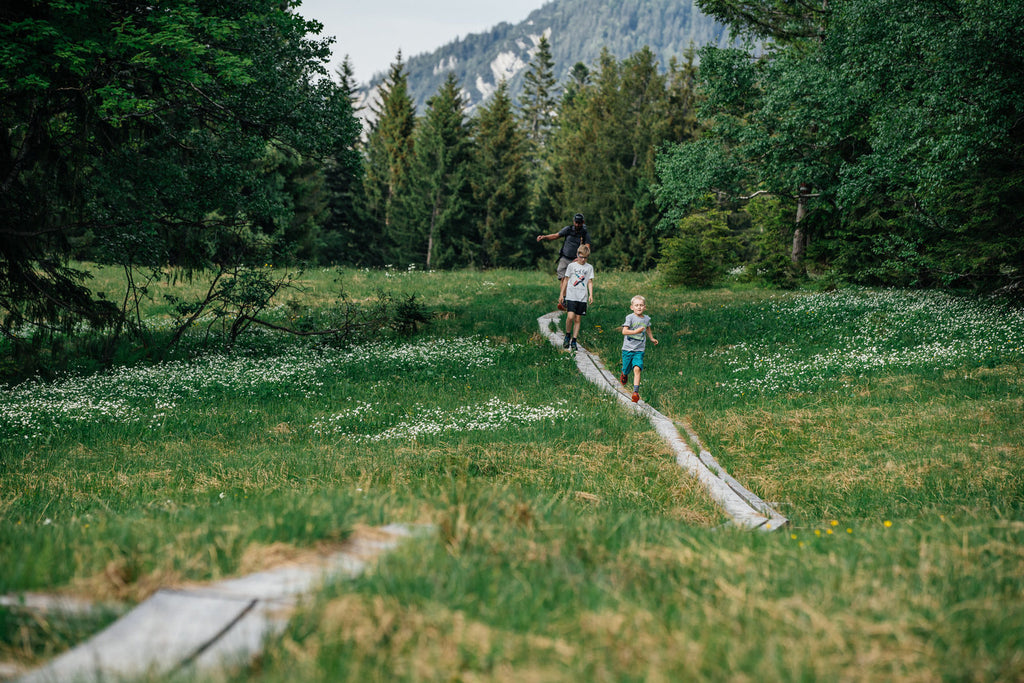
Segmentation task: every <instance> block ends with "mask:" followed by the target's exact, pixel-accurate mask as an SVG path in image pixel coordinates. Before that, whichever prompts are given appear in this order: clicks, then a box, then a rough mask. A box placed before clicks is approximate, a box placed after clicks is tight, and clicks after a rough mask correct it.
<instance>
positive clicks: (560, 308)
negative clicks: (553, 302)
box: [558, 301, 565, 311]
mask: <svg viewBox="0 0 1024 683" xmlns="http://www.w3.org/2000/svg"><path fill="white" fill-rule="evenodd" d="M558 310H560V311H564V310H565V306H563V305H562V302H561V301H559V302H558Z"/></svg>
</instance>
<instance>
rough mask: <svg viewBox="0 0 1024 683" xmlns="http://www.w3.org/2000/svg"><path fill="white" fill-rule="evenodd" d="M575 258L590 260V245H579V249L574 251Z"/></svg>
mask: <svg viewBox="0 0 1024 683" xmlns="http://www.w3.org/2000/svg"><path fill="white" fill-rule="evenodd" d="M576 256H577V257H580V256H582V257H583V258H590V245H589V244H581V245H580V248H579V249H577V250H576Z"/></svg>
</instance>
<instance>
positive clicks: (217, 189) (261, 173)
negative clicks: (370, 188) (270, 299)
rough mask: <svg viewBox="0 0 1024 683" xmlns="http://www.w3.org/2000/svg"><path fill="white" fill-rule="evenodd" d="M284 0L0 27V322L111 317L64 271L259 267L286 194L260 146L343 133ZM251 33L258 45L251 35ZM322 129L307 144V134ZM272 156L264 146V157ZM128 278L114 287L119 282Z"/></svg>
mask: <svg viewBox="0 0 1024 683" xmlns="http://www.w3.org/2000/svg"><path fill="white" fill-rule="evenodd" d="M297 4H298V3H297V2H293V3H281V2H271V1H270V0H254V1H253V2H249V3H245V4H244V5H241V4H238V3H213V2H199V3H196V2H186V1H185V0H168V2H166V3H163V4H162V5H161V6H160V11H156V10H155V9H154V8H153V7H152V6H151V5H150V4H144V3H135V2H122V1H117V2H115V1H114V0H95V1H93V2H87V3H82V2H72V1H71V0H49V1H48V2H38V1H29V2H24V3H20V4H14V5H8V6H5V9H4V10H3V17H4V20H3V22H2V23H0V71H2V73H3V75H4V78H3V79H2V80H0V119H2V120H3V122H4V125H3V126H2V127H0V148H2V149H0V190H2V191H0V308H2V311H3V320H2V325H0V328H2V329H3V330H4V332H5V333H7V334H8V335H12V336H13V335H14V334H15V330H16V329H18V327H19V326H20V325H22V324H23V323H26V322H30V323H35V324H37V325H43V324H50V323H52V324H55V325H58V326H64V327H65V329H71V326H72V325H74V324H75V322H77V321H78V320H81V319H86V320H88V321H89V322H91V323H92V324H93V325H94V326H97V327H102V326H104V325H107V324H112V323H117V322H118V321H121V322H123V321H124V314H125V313H126V312H127V311H126V309H127V302H128V300H129V299H130V297H126V300H125V304H124V305H123V306H122V307H121V310H118V308H117V306H114V305H112V304H111V303H110V302H108V301H105V300H102V299H100V298H99V297H95V296H93V295H92V293H91V292H90V291H89V289H88V287H87V286H86V282H85V277H86V276H85V274H84V273H82V272H79V271H77V270H76V269H74V268H72V267H70V266H69V265H68V264H69V260H70V259H71V258H72V257H75V256H88V257H91V258H97V259H101V260H105V261H108V262H112V263H118V264H121V265H123V266H124V267H125V268H126V269H129V270H130V269H133V268H137V267H155V266H161V265H165V264H171V265H175V266H179V267H182V268H186V269H202V268H208V267H213V268H221V267H222V266H226V264H232V266H233V265H236V264H244V263H252V264H256V263H259V264H260V265H262V264H263V263H266V262H272V261H271V259H274V258H275V256H278V255H280V254H282V253H283V252H282V251H281V249H280V248H281V246H282V244H283V241H284V236H285V233H286V232H287V230H288V229H289V228H290V227H292V226H293V223H292V221H293V218H294V209H295V205H294V194H293V193H290V192H289V191H288V190H287V189H286V188H284V187H283V186H282V184H281V183H279V182H276V181H271V180H269V176H268V174H267V172H266V171H267V168H266V164H265V160H266V159H267V154H268V149H270V150H278V151H279V152H280V153H281V154H285V155H289V154H292V153H296V154H300V155H306V156H314V157H315V156H317V155H323V154H325V153H326V152H327V151H328V150H329V149H330V148H331V147H332V146H334V145H335V144H337V141H338V140H339V139H346V138H348V139H351V138H352V137H354V136H355V135H356V132H357V130H358V126H357V123H356V122H355V120H354V118H353V117H352V112H351V108H350V106H349V102H348V100H347V99H346V98H345V97H344V96H343V95H342V94H341V93H339V91H338V89H337V88H336V87H335V86H334V84H333V83H331V82H330V80H329V79H325V78H320V76H322V75H324V74H325V69H324V66H323V65H324V63H325V62H326V60H327V58H328V57H329V49H328V44H327V42H326V41H320V40H314V39H310V38H308V37H307V35H308V34H311V33H316V32H317V31H319V29H320V26H319V24H317V23H316V22H307V21H306V20H304V19H303V18H302V17H301V16H299V15H297V14H295V13H294V11H293V8H294V7H295V6H297ZM254 36H256V37H258V39H255V40H254ZM325 128H326V129H327V130H329V131H330V134H329V135H324V132H323V131H324V129H325ZM275 153H276V152H275ZM130 279H131V278H130Z"/></svg>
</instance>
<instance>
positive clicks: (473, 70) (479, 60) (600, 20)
mask: <svg viewBox="0 0 1024 683" xmlns="http://www.w3.org/2000/svg"><path fill="white" fill-rule="evenodd" d="M544 34H546V35H547V37H548V41H549V42H550V43H551V54H552V57H553V58H554V62H555V77H556V79H558V82H559V83H561V82H563V81H564V79H565V76H566V74H567V73H568V71H569V69H570V68H571V67H572V66H573V65H574V64H576V63H577V62H583V63H584V64H586V65H587V66H591V67H593V66H594V64H596V62H597V59H598V57H599V56H600V54H601V49H602V48H603V47H607V48H608V50H609V51H610V52H611V54H612V55H614V56H615V57H616V58H618V59H624V58H626V57H628V56H629V55H631V54H633V53H634V52H637V51H638V50H640V49H641V48H642V47H644V46H645V45H646V46H648V47H650V48H651V51H652V52H654V54H655V56H656V57H657V58H658V61H659V62H660V63H661V65H662V68H663V69H664V68H665V67H666V66H667V65H668V62H669V60H670V59H671V58H672V57H676V58H682V56H683V53H684V52H685V51H686V49H687V48H688V47H690V46H691V45H692V46H694V47H700V46H702V45H705V44H708V43H711V44H716V45H725V44H727V43H728V42H729V39H728V33H727V31H726V29H725V27H723V26H722V25H721V24H718V23H716V22H715V21H714V20H712V19H711V18H709V17H707V16H705V15H704V14H702V13H701V12H700V10H698V9H697V7H696V6H695V5H694V4H693V0H598V1H595V0H554V1H553V2H550V3H548V4H547V5H544V6H543V7H541V8H540V9H537V10H534V11H533V12H532V13H530V15H529V17H527V18H526V19H525V20H524V21H522V22H520V23H519V24H516V25H512V24H509V23H506V22H503V23H500V24H498V25H497V26H495V27H493V28H492V29H491V30H489V31H485V32H482V33H474V34H470V35H467V36H466V37H465V38H462V39H459V40H455V41H453V42H451V43H448V44H447V45H444V46H443V47H440V48H438V49H437V50H434V51H433V52H431V53H427V54H421V55H416V56H414V57H411V58H407V60H406V70H407V71H408V73H409V93H410V95H411V96H412V98H413V101H414V102H415V103H416V108H417V110H418V111H420V112H421V113H422V111H423V108H424V106H425V105H426V101H427V99H428V98H430V97H432V96H433V95H434V94H435V93H436V92H437V90H438V88H439V87H440V86H441V84H442V83H443V82H444V79H445V77H446V75H447V73H448V72H449V71H451V72H454V73H455V76H456V77H457V78H458V79H459V83H460V84H461V86H462V88H463V91H464V93H465V95H466V97H467V99H468V101H469V107H470V109H472V108H474V107H476V106H478V105H479V104H480V103H482V102H483V101H485V100H486V99H487V98H488V97H489V96H490V95H491V93H493V92H494V90H495V88H496V87H497V84H498V83H499V82H500V81H501V79H502V78H504V79H506V80H507V81H508V82H509V87H510V91H511V94H512V96H513V98H518V97H519V93H520V92H521V90H522V82H523V75H524V74H525V72H526V68H527V66H528V65H529V62H530V58H531V56H532V55H533V52H534V50H535V49H536V47H537V42H538V41H539V40H540V37H541V35H544ZM383 77H384V74H377V75H375V76H374V78H373V79H372V80H371V81H370V83H369V84H368V85H366V86H365V87H364V88H363V89H362V91H361V94H362V100H363V101H362V104H364V105H366V104H368V103H369V102H371V101H373V99H374V98H375V96H376V91H377V89H378V88H379V86H380V83H381V81H383ZM364 113H366V112H365V111H364Z"/></svg>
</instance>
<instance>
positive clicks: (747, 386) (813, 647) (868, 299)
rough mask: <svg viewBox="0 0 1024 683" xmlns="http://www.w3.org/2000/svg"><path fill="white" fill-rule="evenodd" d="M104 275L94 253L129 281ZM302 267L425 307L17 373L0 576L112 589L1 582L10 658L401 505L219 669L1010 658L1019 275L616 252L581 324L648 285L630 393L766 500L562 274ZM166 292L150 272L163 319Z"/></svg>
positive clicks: (17, 659) (1019, 589)
mask: <svg viewBox="0 0 1024 683" xmlns="http://www.w3.org/2000/svg"><path fill="white" fill-rule="evenodd" d="M116 277H117V276H116V273H115V272H113V271H104V270H102V269H101V270H99V271H98V273H97V282H99V283H101V285H102V286H108V287H109V289H110V292H111V293H112V295H114V298H115V300H117V297H116V294H115V293H116V292H117V283H116ZM303 277H304V281H303V290H302V291H301V292H295V293H293V294H291V295H289V296H291V297H293V300H292V301H291V302H289V303H287V304H283V305H282V306H281V308H280V309H279V310H278V312H277V314H278V315H280V316H282V317H288V318H291V319H293V320H294V319H295V318H296V317H300V316H303V315H308V316H317V315H320V314H322V313H323V312H324V311H330V310H332V309H333V308H336V307H338V306H340V305H341V304H340V300H339V293H340V291H341V289H343V290H344V292H345V293H346V294H347V295H348V297H349V298H350V300H351V301H355V302H370V301H372V300H373V299H374V297H376V296H378V294H379V292H381V291H386V292H388V293H390V294H393V295H395V296H398V297H400V296H409V295H411V294H415V295H416V296H417V300H418V301H419V302H420V303H422V304H423V305H424V306H426V307H427V309H429V312H430V314H431V324H430V326H429V328H428V329H426V330H425V331H424V332H422V333H421V334H419V335H417V336H414V337H412V338H411V339H401V338H398V337H395V336H392V335H388V334H384V335H381V336H380V337H379V338H377V339H373V340H363V341H359V342H358V343H355V344H348V345H345V344H338V343H325V342H324V341H316V340H310V339H297V338H285V337H281V336H279V335H273V334H270V333H263V332H256V333H254V334H252V335H250V336H249V337H247V338H244V339H243V340H242V341H241V343H240V344H239V345H238V347H237V348H235V349H234V350H233V351H232V352H231V353H230V354H229V353H226V352H224V351H217V350H204V351H202V352H200V351H199V350H198V347H197V346H194V345H191V342H190V341H189V340H186V342H185V344H184V345H183V350H182V352H181V353H179V354H177V356H176V357H173V358H169V359H167V360H165V361H163V362H161V363H155V364H152V363H149V364H144V363H126V364H123V365H120V366H118V367H115V368H113V369H111V370H108V371H104V372H84V373H67V374H65V375H63V376H61V377H58V378H56V379H55V380H53V381H49V382H42V381H30V382H25V383H22V384H19V385H17V386H13V387H10V388H9V389H7V390H5V391H4V392H3V393H2V395H0V594H10V593H19V592H26V591H31V592H48V593H62V594H68V595H73V596H80V597H87V598H88V599H90V600H95V601H96V602H97V604H101V605H104V606H105V607H104V609H100V610H97V612H96V614H95V616H92V617H76V618H74V619H72V618H67V617H60V616H57V615H25V614H24V613H22V612H20V611H18V610H11V609H5V608H2V607H0V661H3V660H6V661H9V662H14V663H16V664H18V665H20V666H23V667H28V666H32V665H35V664H38V663H40V662H42V661H45V659H46V658H48V657H51V656H53V655H54V654H55V653H57V652H59V651H60V650H62V649H63V648H66V647H68V646H70V645H71V644H73V643H74V642H75V641H77V640H79V639H81V638H84V637H86V636H87V635H89V633H91V632H93V631H94V630H96V629H98V628H100V627H101V626H102V625H103V624H105V623H107V622H108V621H109V620H110V619H112V618H113V617H114V615H115V613H116V610H117V609H119V608H118V607H116V606H120V609H123V608H124V607H126V606H129V605H131V604H134V603H136V602H138V601H140V600H142V599H144V598H145V597H146V596H148V595H149V594H150V593H152V592H153V591H154V590H156V588H158V587H161V586H174V585H182V584H186V583H195V582H203V581H210V580H215V579H220V578H224V577H227V576H233V575H239V574H244V573H248V572H252V571H256V570H259V569H262V568H265V567H268V566H271V565H273V564H274V563H275V562H278V561H282V560H289V559H290V560H296V559H298V560H301V559H302V558H303V557H304V556H308V555H309V554H311V553H315V552H324V551H328V550H330V549H331V548H336V547H338V545H339V544H340V543H342V542H343V541H344V539H345V538H346V537H347V536H348V535H349V534H350V533H352V531H353V530H354V529H357V528H359V527H360V526H374V525H379V524H387V523H392V522H401V523H407V524H427V525H431V526H430V528H431V529H432V531H431V532H430V533H428V534H426V535H425V536H423V537H422V538H419V539H417V540H414V541H410V542H408V543H406V544H404V545H403V546H402V547H401V548H400V549H398V550H397V551H394V552H392V553H390V554H388V555H387V556H385V557H383V558H382V559H381V560H380V561H379V563H378V564H377V566H376V568H375V569H374V570H373V571H370V572H368V573H366V574H365V575H364V576H362V577H360V578H358V579H356V580H354V581H346V582H339V583H338V584H336V585H333V586H329V587H328V588H327V589H326V590H325V591H324V592H323V594H322V595H319V596H316V598H315V599H314V600H312V601H311V602H310V603H309V604H308V605H307V606H306V607H305V608H304V609H303V610H302V611H301V612H300V613H299V615H298V616H297V617H296V618H295V619H294V620H293V622H292V624H291V625H290V626H289V628H288V630H287V632H286V633H285V634H284V635H283V636H281V637H279V638H274V639H273V640H271V641H270V642H269V643H268V644H267V649H266V652H265V654H264V656H263V657H261V658H260V660H259V661H258V662H256V663H254V664H253V666H252V667H250V668H247V669H245V670H243V671H239V672H235V674H233V677H234V678H236V679H237V680H262V681H268V682H276V681H282V682H284V681H295V680H303V681H306V680H310V681H314V680H322V681H336V680H351V681H357V680H358V681H362V680H502V681H506V680H516V681H546V680H652V681H658V680H665V681H675V680H694V679H697V680H729V681H734V680H779V681H795V680H853V681H859V680H863V681H874V680H894V681H935V680H977V681H997V680H1024V569H1022V568H1024V419H1022V418H1024V311H1022V310H1021V309H1019V308H1017V309H1014V308H1008V307H1005V306H1002V305H1000V304H998V303H996V302H991V301H979V300H976V299H961V298H957V297H954V296H951V295H948V294H943V293H938V292H915V291H895V290H884V291H883V290H878V291H875V290H863V289H838V290H835V291H828V292H818V291H804V292H779V291H769V290H762V289H756V288H750V287H749V286H740V285H737V286H736V287H733V288H728V289H726V288H723V289H716V290H708V291H686V290H679V289H668V288H665V287H663V286H661V284H660V283H659V281H658V279H657V277H656V276H655V275H654V274H644V275H638V274H630V273H603V272H599V273H598V277H597V279H596V280H595V304H594V305H593V306H592V307H591V310H590V311H589V312H588V315H587V316H586V317H585V319H584V321H583V331H582V333H581V336H580V343H581V344H582V345H583V346H585V347H586V348H588V349H590V350H592V351H595V352H597V353H599V354H600V355H601V357H602V358H603V360H604V362H605V365H606V366H607V367H609V369H612V370H613V371H615V369H616V368H617V367H618V364H619V349H620V348H621V334H619V332H618V326H619V325H620V324H621V322H622V320H623V318H624V317H625V315H626V314H627V313H628V310H629V298H630V297H631V296H632V295H633V294H635V293H642V294H644V295H645V296H647V297H648V313H649V314H650V315H651V316H652V320H653V323H652V326H653V328H654V333H655V335H656V336H657V337H658V339H659V340H660V342H661V343H660V344H659V345H658V346H656V347H653V348H652V347H650V345H649V347H648V348H649V350H648V353H647V357H646V366H647V368H646V370H645V373H644V380H643V389H642V393H643V395H644V399H645V400H647V401H648V402H649V403H651V404H652V405H653V406H655V407H656V408H658V409H659V410H660V411H661V412H663V413H664V414H666V415H668V416H670V417H672V418H674V419H676V420H678V421H680V422H684V423H686V424H688V425H690V426H692V428H693V429H694V430H695V431H696V432H697V434H699V435H700V437H701V439H702V441H703V443H704V445H705V446H706V447H707V448H708V449H709V450H710V451H711V452H712V453H713V454H714V455H715V457H716V458H717V459H718V460H719V461H720V462H721V464H722V465H723V466H724V467H725V468H726V469H727V470H728V471H729V472H730V474H732V475H733V476H734V477H736V478H737V479H738V480H739V481H741V482H743V483H744V484H745V485H746V486H747V487H748V488H750V489H751V490H752V491H754V492H755V493H757V494H758V495H759V496H760V497H761V498H763V499H764V500H766V501H770V502H772V503H773V504H774V505H775V506H776V507H777V508H778V509H779V510H780V512H782V513H783V514H785V515H786V516H787V517H789V518H790V520H791V525H790V526H789V527H788V528H785V529H782V530H780V531H775V532H771V533H761V532H756V533H752V532H748V531H742V530H738V529H735V528H733V527H731V526H729V525H728V524H727V522H728V520H727V519H726V518H725V516H724V515H723V513H722V512H721V511H720V510H719V509H718V508H717V507H716V506H715V504H714V503H713V502H712V501H711V500H710V499H709V498H708V497H707V495H706V494H705V492H704V490H703V489H702V488H701V487H700V486H699V485H698V484H696V483H695V482H694V481H693V480H691V479H690V478H688V477H687V476H686V474H685V472H684V471H683V470H682V469H680V468H679V467H678V466H677V465H676V464H675V461H674V456H673V455H672V453H671V451H670V450H669V449H668V448H667V447H666V446H665V445H664V444H662V443H661V442H660V440H659V438H658V437H657V435H656V434H655V433H654V432H653V430H652V429H651V428H650V427H649V425H648V424H647V423H646V422H645V421H643V420H642V419H640V418H638V417H636V416H634V415H632V414H631V413H629V412H628V411H625V410H623V409H621V408H620V407H619V406H618V405H617V404H616V402H615V400H614V398H613V397H611V396H609V395H607V394H605V393H604V392H602V391H600V390H598V389H597V388H596V387H593V386H592V385H590V384H588V383H587V382H586V381H585V380H583V379H582V378H581V377H580V376H579V374H578V372H577V371H576V368H575V364H574V362H573V361H572V359H571V357H570V356H569V354H567V353H563V352H562V351H561V350H560V349H556V348H554V347H553V346H551V345H550V343H548V341H547V340H546V339H545V338H543V337H541V336H540V335H539V334H538V333H537V322H536V319H537V317H538V316H540V315H542V314H544V313H546V312H549V311H551V310H553V308H554V302H555V299H556V296H557V283H556V281H555V280H554V277H553V276H551V275H547V274H541V273H535V272H531V273H527V272H511V271H486V272H459V273H435V272H422V271H395V270H387V271H357V270H344V271H340V272H339V271H327V270H325V271H317V272H308V273H306V274H305V275H304V276H303ZM104 283H109V284H104ZM164 286H165V287H167V288H177V287H184V286H186V285H184V284H181V283H178V284H174V285H170V284H168V285H164ZM153 291H154V293H156V294H159V287H154V288H153ZM166 315H167V311H166V310H164V309H162V308H161V307H160V306H159V305H157V304H156V303H155V302H154V303H153V304H152V307H151V310H150V316H151V318H150V319H151V320H152V323H151V325H152V327H153V329H154V330H157V329H160V326H161V324H163V321H164V317H165V316H166ZM200 333H201V331H200V330H198V329H197V332H196V334H197V335H199V334H200ZM111 605H113V606H115V607H114V608H110V607H109V606H111Z"/></svg>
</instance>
